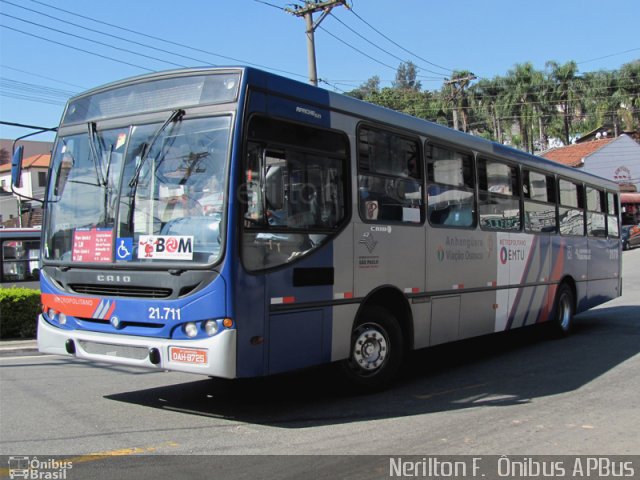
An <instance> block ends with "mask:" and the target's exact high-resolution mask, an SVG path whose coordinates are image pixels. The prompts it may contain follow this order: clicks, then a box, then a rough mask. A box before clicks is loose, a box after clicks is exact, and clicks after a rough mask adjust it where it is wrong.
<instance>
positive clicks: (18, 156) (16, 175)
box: [11, 145, 24, 188]
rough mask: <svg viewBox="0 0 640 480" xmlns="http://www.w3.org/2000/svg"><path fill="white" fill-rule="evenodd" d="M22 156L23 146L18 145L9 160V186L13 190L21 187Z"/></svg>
mask: <svg viewBox="0 0 640 480" xmlns="http://www.w3.org/2000/svg"><path fill="white" fill-rule="evenodd" d="M23 156H24V146H23V145H20V146H19V147H18V148H17V149H16V151H15V152H14V153H13V158H12V160H11V185H13V188H20V187H22V157H23Z"/></svg>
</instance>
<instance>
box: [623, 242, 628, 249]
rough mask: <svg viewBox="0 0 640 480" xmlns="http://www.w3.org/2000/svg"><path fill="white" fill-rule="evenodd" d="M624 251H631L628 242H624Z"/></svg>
mask: <svg viewBox="0 0 640 480" xmlns="http://www.w3.org/2000/svg"><path fill="white" fill-rule="evenodd" d="M622 250H629V242H627V241H626V240H625V241H623V242H622Z"/></svg>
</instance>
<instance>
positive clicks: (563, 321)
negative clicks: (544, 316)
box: [558, 293, 572, 331]
mask: <svg viewBox="0 0 640 480" xmlns="http://www.w3.org/2000/svg"><path fill="white" fill-rule="evenodd" d="M558 308H559V309H560V311H559V312H558V313H559V317H558V318H559V322H560V328H562V330H565V331H566V330H568V329H569V326H570V325H571V308H572V307H571V297H570V296H569V295H567V294H566V293H563V294H562V296H561V297H560V301H559V302H558Z"/></svg>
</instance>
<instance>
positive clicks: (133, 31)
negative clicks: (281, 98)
mask: <svg viewBox="0 0 640 480" xmlns="http://www.w3.org/2000/svg"><path fill="white" fill-rule="evenodd" d="M30 1H31V2H33V3H36V4H39V5H43V6H45V7H48V8H51V9H53V10H56V11H60V12H64V13H66V14H68V15H72V16H75V17H78V18H82V19H84V20H89V21H92V22H95V23H98V24H100V25H105V26H108V27H111V28H115V29H118V30H122V31H124V32H128V33H133V34H135V35H140V36H141V37H145V38H149V39H152V40H156V41H159V42H164V43H166V44H169V45H174V46H177V47H181V48H186V49H188V50H191V51H194V52H200V53H204V54H207V55H212V56H214V57H219V58H222V59H224V60H228V61H231V62H235V63H238V64H243V65H249V66H252V67H256V68H262V69H264V70H269V71H272V72H279V73H284V74H287V75H291V76H294V77H298V78H306V76H305V75H301V74H299V73H295V72H290V71H288V70H283V69H279V68H274V67H270V66H268V65H261V64H259V63H255V62H250V61H247V60H242V59H238V58H234V57H230V56H227V55H222V54H220V53H217V52H212V51H210V50H204V49H201V48H197V47H193V46H191V45H186V44H184V43H179V42H175V41H172V40H167V39H166V38H162V37H157V36H155V35H150V34H147V33H143V32H140V31H137V30H132V29H129V28H125V27H122V26H120V25H115V24H113V23H109V22H105V21H103V20H98V19H96V18H92V17H89V16H87V15H82V14H79V13H76V12H72V11H70V10H65V9H64V8H60V7H57V6H54V5H50V4H48V3H46V2H42V1H40V0H30Z"/></svg>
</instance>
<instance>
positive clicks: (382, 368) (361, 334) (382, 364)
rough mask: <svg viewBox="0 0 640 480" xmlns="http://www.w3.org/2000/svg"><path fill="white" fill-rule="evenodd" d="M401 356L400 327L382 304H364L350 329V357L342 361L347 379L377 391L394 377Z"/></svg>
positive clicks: (359, 386)
mask: <svg viewBox="0 0 640 480" xmlns="http://www.w3.org/2000/svg"><path fill="white" fill-rule="evenodd" d="M403 357H404V347H403V336H402V329H401V328H400V326H399V325H398V322H397V320H396V319H395V317H394V316H393V315H392V314H391V313H389V312H388V311H387V310H386V309H385V308H383V307H378V306H375V307H366V308H365V309H364V310H363V312H362V313H361V314H360V315H359V317H358V320H357V321H356V323H355V324H354V327H353V330H352V332H351V351H350V354H349V358H347V359H346V360H343V361H342V362H341V366H342V371H343V373H344V374H345V376H346V378H347V380H348V381H349V382H350V383H351V384H353V385H354V386H355V387H357V388H359V389H364V390H371V391H373V390H380V389H383V388H386V387H387V386H389V384H390V383H391V382H392V381H393V380H394V378H395V377H396V375H397V373H398V371H399V370H400V366H401V364H402V360H403Z"/></svg>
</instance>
